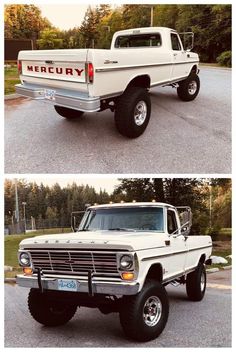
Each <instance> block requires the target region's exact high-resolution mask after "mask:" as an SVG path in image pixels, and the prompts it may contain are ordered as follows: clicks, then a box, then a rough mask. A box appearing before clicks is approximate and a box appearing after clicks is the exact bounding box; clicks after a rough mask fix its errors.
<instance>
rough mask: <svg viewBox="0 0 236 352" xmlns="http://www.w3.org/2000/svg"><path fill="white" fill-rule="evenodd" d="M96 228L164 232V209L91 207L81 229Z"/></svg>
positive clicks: (89, 229)
mask: <svg viewBox="0 0 236 352" xmlns="http://www.w3.org/2000/svg"><path fill="white" fill-rule="evenodd" d="M96 230H114V231H115V230H116V231H125V230H129V231H158V232H163V209H162V208H157V207H124V208H118V207H117V208H106V209H91V210H89V211H88V212H87V213H86V214H85V218H84V221H82V223H81V226H80V228H79V231H96Z"/></svg>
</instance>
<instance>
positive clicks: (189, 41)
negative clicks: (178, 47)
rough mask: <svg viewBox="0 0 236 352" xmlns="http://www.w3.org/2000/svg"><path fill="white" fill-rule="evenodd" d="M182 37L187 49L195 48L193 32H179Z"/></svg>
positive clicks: (184, 46)
mask: <svg viewBox="0 0 236 352" xmlns="http://www.w3.org/2000/svg"><path fill="white" fill-rule="evenodd" d="M179 35H180V36H181V39H182V44H183V48H184V50H185V51H187V52H189V51H191V50H192V49H193V44H194V33H193V32H183V33H179Z"/></svg>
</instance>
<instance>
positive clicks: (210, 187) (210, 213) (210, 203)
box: [209, 180, 212, 231]
mask: <svg viewBox="0 0 236 352" xmlns="http://www.w3.org/2000/svg"><path fill="white" fill-rule="evenodd" d="M209 191H210V201H209V215H210V221H209V226H210V231H211V229H212V186H211V180H209Z"/></svg>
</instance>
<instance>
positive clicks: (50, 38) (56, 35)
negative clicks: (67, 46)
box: [37, 28, 63, 49]
mask: <svg viewBox="0 0 236 352" xmlns="http://www.w3.org/2000/svg"><path fill="white" fill-rule="evenodd" d="M37 44H38V47H39V49H60V48H62V47H63V39H62V38H61V32H60V31H59V30H58V29H56V28H53V29H51V28H47V29H44V30H43V31H41V32H40V39H38V40H37Z"/></svg>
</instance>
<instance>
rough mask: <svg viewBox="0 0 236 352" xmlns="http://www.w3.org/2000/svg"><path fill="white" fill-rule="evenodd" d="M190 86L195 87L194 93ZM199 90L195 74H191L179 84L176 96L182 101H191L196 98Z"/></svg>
mask: <svg viewBox="0 0 236 352" xmlns="http://www.w3.org/2000/svg"><path fill="white" fill-rule="evenodd" d="M191 85H192V86H195V89H196V90H195V92H194V90H192V93H190V92H191ZM199 89H200V79H199V77H198V75H197V74H196V73H195V72H192V73H191V74H190V75H189V76H188V77H187V78H186V79H185V80H184V81H181V82H179V87H178V88H177V94H178V96H179V98H180V99H181V100H183V101H192V100H194V99H195V98H196V96H197V95H198V93H199Z"/></svg>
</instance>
